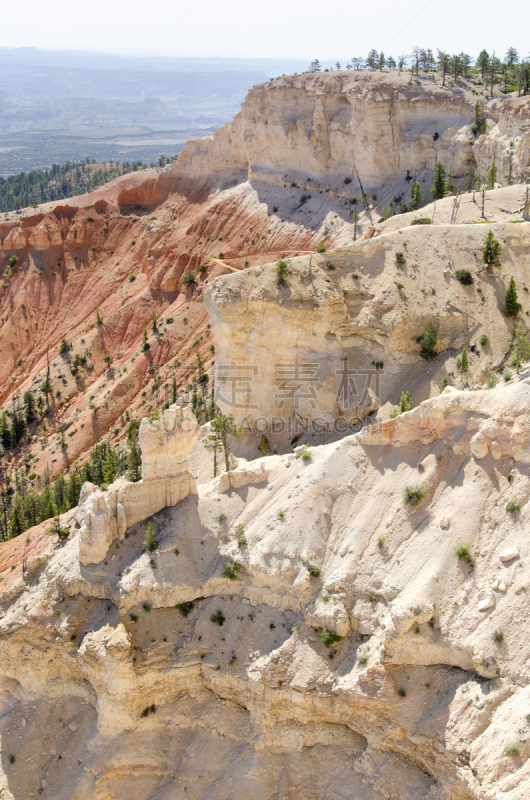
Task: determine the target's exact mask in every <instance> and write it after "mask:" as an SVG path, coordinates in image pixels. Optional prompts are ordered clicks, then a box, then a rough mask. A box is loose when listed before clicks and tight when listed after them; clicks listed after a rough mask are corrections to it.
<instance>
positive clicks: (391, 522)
mask: <svg viewBox="0 0 530 800" xmlns="http://www.w3.org/2000/svg"><path fill="white" fill-rule="evenodd" d="M409 77H410V76H408V75H404V74H403V75H401V74H400V73H399V72H398V71H397V70H395V71H392V72H390V73H379V72H374V73H373V74H372V73H354V72H352V73H329V74H320V75H310V74H307V75H299V76H289V77H282V78H277V79H275V80H273V81H269V82H267V83H265V84H261V85H258V86H256V87H254V88H253V89H252V90H250V92H249V94H248V96H247V99H246V100H245V102H244V103H243V105H242V109H241V112H240V113H239V114H238V115H236V117H235V118H234V121H233V122H232V123H227V124H225V125H223V126H222V127H221V128H220V129H218V130H217V131H216V132H215V133H214V134H212V135H211V136H208V137H206V138H205V139H201V140H197V141H193V142H188V143H186V145H185V147H184V149H183V151H182V153H181V154H180V156H179V158H178V160H177V161H176V162H174V163H172V164H171V165H169V166H167V167H165V168H164V169H154V170H150V171H143V172H141V173H133V174H130V175H127V176H124V177H122V178H119V179H117V180H116V181H114V182H112V183H111V184H107V185H106V186H103V187H100V188H99V189H97V190H96V191H95V192H93V193H91V194H90V195H85V196H80V197H75V198H71V199H70V200H69V201H68V202H66V203H65V202H62V203H61V204H48V205H42V206H40V207H39V208H38V209H25V210H23V211H22V212H20V213H14V212H13V213H10V214H7V215H5V219H4V220H2V221H0V240H1V258H2V261H1V265H2V269H3V271H4V273H6V274H5V275H4V279H3V280H4V283H3V288H2V290H1V295H0V356H1V357H0V387H1V398H0V400H1V402H2V404H3V407H4V408H8V409H9V408H14V407H15V406H14V404H16V402H17V399H16V398H17V395H18V394H20V393H23V392H24V391H26V390H27V389H32V391H34V392H35V394H37V393H38V392H39V391H40V392H41V394H42V386H43V383H44V381H45V378H46V372H47V370H48V369H49V375H50V380H51V384H52V397H53V400H52V401H51V406H52V407H51V410H50V413H49V414H48V415H46V419H45V420H43V421H44V423H45V425H44V428H43V427H42V425H39V426H38V427H37V426H35V427H34V429H32V430H30V435H29V436H28V437H27V441H25V442H24V443H21V444H20V447H19V450H18V451H17V453H16V454H15V453H14V452H13V451H11V452H9V453H8V454H7V457H6V464H7V465H8V467H9V468H11V469H13V468H14V466H15V464H17V467H18V465H20V467H19V468H20V469H23V468H24V469H25V470H26V472H29V471H30V470H31V471H32V472H34V473H35V474H36V475H37V476H38V478H36V481H37V483H38V482H39V480H40V482H41V483H40V484H39V485H42V481H43V480H44V474H45V472H46V471H47V472H48V474H50V475H51V476H52V477H53V476H57V475H59V474H62V473H65V472H67V471H68V470H69V469H71V468H76V467H79V466H80V465H81V464H82V462H83V460H84V459H85V458H86V457H87V455H88V452H89V450H90V448H91V447H92V446H93V445H94V444H95V443H97V442H102V441H108V442H111V443H114V444H116V443H117V444H120V443H121V444H123V443H124V442H125V440H126V436H127V425H128V423H129V422H130V421H131V420H136V421H138V422H139V423H140V424H139V434H138V441H139V446H140V448H141V453H142V476H141V479H140V480H139V481H137V482H130V481H128V480H126V479H125V478H124V477H118V478H117V479H116V480H115V481H114V482H112V483H111V484H110V485H108V486H107V487H106V488H101V487H99V486H96V485H93V484H91V483H85V484H84V486H83V488H82V490H81V497H80V503H79V505H78V507H77V508H74V509H71V510H69V511H67V512H66V513H64V514H61V515H60V520H59V524H60V528H61V533H60V535H57V533H54V532H53V529H52V530H51V531H50V525H51V521H48V522H44V523H41V524H40V525H37V526H35V527H33V528H31V529H29V530H28V531H27V532H26V533H25V534H22V535H20V536H18V537H16V538H13V539H11V540H9V541H7V542H4V543H3V544H1V545H0V610H1V613H0V691H1V702H2V711H1V717H0V737H1V744H0V747H1V756H0V790H1V792H2V797H3V798H8V799H9V800H23V799H24V800H25V799H26V798H34V797H42V798H43V800H44V799H45V798H53V800H62V799H63V798H64V800H66V799H67V798H68V799H69V800H77V798H82V797H83V798H85V797H90V798H91V800H123V798H125V797H127V796H133V797H135V798H136V799H137V800H151V799H152V800H170V798H171V800H180V799H181V798H182V799H184V798H188V799H189V798H196V799H197V800H199V799H200V800H207V799H208V798H223V800H224V798H227V799H228V798H231V797H239V796H240V795H241V794H246V795H248V796H249V797H252V798H254V800H261V799H262V798H263V800H290V799H291V798H295V797H296V798H298V797H303V798H307V799H308V800H310V799H311V800H312V799H314V800H335V799H336V798H338V797H343V798H351V800H354V798H355V800H383V799H384V798H388V799H389V798H398V799H399V800H497V799H498V798H500V797H504V798H506V800H523V798H525V797H527V796H528V795H529V793H530V771H529V767H528V763H529V762H528V755H529V750H528V748H529V747H530V745H529V741H530V738H529V735H530V722H529V716H528V713H527V707H528V693H529V678H530V673H529V664H530V661H529V659H530V653H529V652H528V647H527V645H526V641H525V637H524V635H522V634H523V633H524V629H525V626H526V617H527V603H526V600H525V598H526V596H527V593H528V587H529V586H530V566H529V564H530V561H529V560H528V553H527V550H528V543H527V538H528V537H527V535H526V534H527V531H528V524H529V522H528V508H529V506H528V499H529V496H530V480H529V478H530V474H529V468H530V422H529V419H528V402H529V392H530V388H529V387H530V370H529V366H530V365H529V364H528V362H526V363H523V364H522V365H521V366H520V368H519V366H518V367H517V370H515V368H514V369H513V370H512V371H507V367H508V366H509V360H510V354H511V352H512V348H513V344H514V338H513V337H514V320H513V319H512V318H510V317H507V316H506V315H505V314H504V313H503V311H504V297H505V292H506V289H507V288H508V284H509V281H510V279H511V278H512V277H513V278H514V280H515V283H516V286H517V289H518V292H519V301H520V304H521V309H520V312H519V316H518V319H519V320H521V321H522V323H523V328H524V331H525V332H526V329H527V327H528V324H527V323H526V318H527V317H528V316H529V315H530V299H529V297H528V292H529V288H528V285H527V284H528V280H529V277H528V276H529V274H530V263H529V259H530V223H529V221H528V220H527V216H528V207H527V205H528V204H527V196H528V195H527V187H526V181H527V179H528V177H529V175H528V170H529V167H530V163H529V159H530V127H529V119H530V118H529V113H530V104H529V101H528V98H526V97H515V96H513V95H512V96H508V97H507V98H503V97H494V98H492V99H490V100H488V99H485V100H483V106H484V113H485V116H486V117H487V121H488V124H487V129H486V131H485V132H484V133H482V134H479V135H475V134H474V133H473V131H472V129H471V125H472V123H473V121H474V118H475V110H474V105H475V100H476V95H477V92H476V89H475V87H474V84H473V83H472V82H471V81H468V82H467V83H466V82H464V81H462V82H461V83H460V85H458V86H455V85H448V86H441V83H440V81H439V80H436V79H435V78H434V76H433V80H430V79H429V80H427V78H424V79H423V80H418V81H416V82H413V81H412V80H409ZM435 134H437V136H435ZM494 157H495V163H496V164H497V168H498V180H497V182H496V185H495V188H493V189H491V190H488V191H486V192H485V195H484V200H483V199H482V197H481V193H480V192H479V191H476V190H474V189H470V190H469V191H466V186H465V181H466V180H467V177H466V176H467V175H468V174H469V170H470V167H473V169H475V170H476V171H477V172H478V173H480V174H481V175H482V176H483V177H484V176H485V174H486V172H487V170H488V169H489V167H490V165H491V162H492V159H493V158H494ZM437 160H438V161H443V163H444V164H445V165H446V167H447V169H448V170H450V171H451V175H452V178H454V179H456V180H458V181H459V182H460V183H459V185H460V186H461V188H462V191H461V192H459V195H458V197H457V198H455V197H454V196H447V197H444V198H443V199H441V200H437V201H436V202H435V203H427V204H426V205H425V206H423V207H422V208H421V209H420V210H414V211H407V212H406V213H401V214H397V215H395V216H390V217H389V218H387V219H384V218H383V209H384V208H385V207H386V206H388V204H389V203H390V201H391V200H392V199H393V198H394V197H396V196H400V195H401V197H402V198H403V199H404V200H405V201H406V202H408V200H409V194H410V183H411V180H410V178H411V177H412V176H413V177H414V178H416V179H417V180H418V181H419V183H420V186H421V189H422V193H423V196H424V199H425V200H427V197H428V193H429V188H430V179H431V177H432V175H433V171H434V169H435V165H436V161H437ZM302 193H303V194H302ZM302 197H303V198H304V199H302ZM483 202H484V206H482V203H483ZM426 220H427V221H428V224H425V221H426ZM419 222H422V224H418V223H419ZM490 231H491V232H492V233H493V235H494V237H495V238H496V240H498V242H499V252H500V257H499V263H498V264H497V265H493V266H489V267H488V266H487V265H485V264H484V261H483V248H484V241H485V237H486V234H487V233H488V232H490ZM13 257H15V258H14V259H13ZM278 261H282V262H284V263H285V272H284V273H283V274H282V273H281V272H279V271H278V267H277V262H278ZM8 266H9V269H8ZM466 270H467V271H469V273H470V275H471V277H472V281H471V282H465V281H464V282H463V281H461V279H460V277H459V276H461V275H462V271H466ZM186 275H187V276H188V277H189V276H192V279H191V280H190V279H186ZM153 312H154V314H155V315H156V325H152V319H153ZM430 322H432V323H433V324H434V325H435V327H436V330H437V334H438V335H437V342H436V347H435V352H433V353H430V354H428V355H429V356H430V357H428V358H425V357H422V344H421V339H422V336H423V335H424V332H425V330H426V326H427V325H428V324H429V323H430ZM144 331H145V332H146V335H147V336H148V341H149V344H150V347H149V348H148V349H145V350H143V349H142V337H143V335H144ZM147 331H149V333H147ZM64 338H66V339H67V340H68V344H71V347H69V348H68V349H67V351H63V352H62V353H61V352H60V343H61V340H62V339H64ZM464 348H465V350H466V356H467V357H468V360H469V365H468V370H467V371H465V370H462V354H463V349H464ZM197 354H199V355H200V357H201V360H202V362H203V363H204V365H205V366H206V368H207V369H209V370H210V369H211V375H212V380H213V379H215V389H216V395H215V399H216V402H217V404H218V406H219V408H220V411H221V412H222V413H225V414H228V413H231V414H233V415H234V418H235V422H236V423H237V424H238V425H240V426H241V427H242V435H241V436H240V437H238V438H234V439H233V440H231V441H230V449H231V455H230V464H229V467H230V468H229V469H228V470H227V471H221V472H220V474H218V475H217V476H214V474H213V465H212V455H211V453H209V452H207V451H206V449H205V447H204V443H205V442H206V443H207V437H208V436H209V435H211V432H212V427H211V423H206V424H205V425H203V426H199V425H198V423H197V420H196V419H195V417H194V415H193V413H192V410H191V403H190V400H191V397H190V395H191V392H190V390H189V384H190V380H191V377H192V376H193V374H194V371H195V370H196V365H197ZM77 355H79V356H85V357H86V359H85V364H84V365H83V367H82V368H81V369H79V370H78V371H77V372H75V373H72V370H71V366H72V364H73V360H74V358H75V357H76V356H77ZM423 355H424V356H425V353H423ZM107 356H110V359H109V358H106V357H107ZM523 361H525V359H523ZM234 370H235V372H234ZM234 375H236V377H235V378H234ZM174 377H175V379H176V381H177V385H178V394H179V396H178V398H174V397H172V393H171V387H170V383H171V381H172V379H173V378H174ZM407 392H408V393H409V395H410V401H411V402H410V405H411V406H412V408H411V409H410V410H407V411H404V413H398V410H397V408H396V407H397V406H398V405H399V402H400V398H401V397H402V395H403V393H407ZM140 419H141V422H140ZM61 434H62V435H63V436H64V434H66V436H65V438H66V446H60V444H59V442H60V436H61ZM264 435H265V436H266V437H267V440H266V446H265V447H262V445H263V439H262V437H263V436H264ZM260 449H261V452H260ZM149 524H150V525H151V526H152V528H153V532H154V536H155V540H156V541H155V543H154V544H153V545H152V546H151V545H150V544H149V540H148V537H147V532H148V525H149ZM527 574H528V575H529V577H528V578H527V577H526V576H527Z"/></svg>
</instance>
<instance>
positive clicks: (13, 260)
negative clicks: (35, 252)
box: [9, 256, 18, 269]
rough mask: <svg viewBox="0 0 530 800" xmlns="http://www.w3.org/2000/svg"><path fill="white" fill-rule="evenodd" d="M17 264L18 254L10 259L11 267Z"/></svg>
mask: <svg viewBox="0 0 530 800" xmlns="http://www.w3.org/2000/svg"><path fill="white" fill-rule="evenodd" d="M17 264H18V256H11V258H10V259H9V266H10V267H11V269H13V268H14V267H16V265H17Z"/></svg>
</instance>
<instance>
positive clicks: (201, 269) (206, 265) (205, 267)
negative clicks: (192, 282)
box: [197, 264, 208, 272]
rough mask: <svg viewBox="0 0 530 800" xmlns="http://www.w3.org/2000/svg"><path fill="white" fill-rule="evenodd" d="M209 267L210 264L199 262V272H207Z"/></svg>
mask: <svg viewBox="0 0 530 800" xmlns="http://www.w3.org/2000/svg"><path fill="white" fill-rule="evenodd" d="M207 269H208V264H199V266H198V267H197V272H206V270H207Z"/></svg>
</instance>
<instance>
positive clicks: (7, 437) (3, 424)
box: [0, 411, 11, 450]
mask: <svg viewBox="0 0 530 800" xmlns="http://www.w3.org/2000/svg"><path fill="white" fill-rule="evenodd" d="M0 443H1V444H2V446H3V448H4V450H9V448H10V447H11V426H10V424H9V420H8V418H7V414H6V412H5V411H2V415H1V416H0Z"/></svg>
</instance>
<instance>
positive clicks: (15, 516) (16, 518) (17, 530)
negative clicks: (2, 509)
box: [9, 503, 25, 539]
mask: <svg viewBox="0 0 530 800" xmlns="http://www.w3.org/2000/svg"><path fill="white" fill-rule="evenodd" d="M24 530H25V525H24V516H23V514H22V511H21V509H20V506H19V504H18V503H15V505H14V506H13V510H12V512H11V518H10V520H9V538H10V539H14V538H15V537H16V536H20V534H21V533H22V532H23V531H24Z"/></svg>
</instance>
